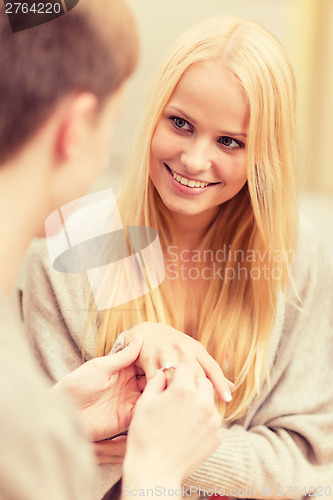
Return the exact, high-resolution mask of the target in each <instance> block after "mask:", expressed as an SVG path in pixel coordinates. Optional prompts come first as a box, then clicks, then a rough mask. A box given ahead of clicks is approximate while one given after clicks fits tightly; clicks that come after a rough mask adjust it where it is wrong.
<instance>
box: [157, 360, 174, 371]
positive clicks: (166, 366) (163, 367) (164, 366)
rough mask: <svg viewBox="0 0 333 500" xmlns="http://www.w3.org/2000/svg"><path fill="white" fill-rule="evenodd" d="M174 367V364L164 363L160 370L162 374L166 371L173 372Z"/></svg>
mask: <svg viewBox="0 0 333 500" xmlns="http://www.w3.org/2000/svg"><path fill="white" fill-rule="evenodd" d="M175 369H176V365H175V364H174V363H171V361H166V362H165V363H164V365H163V366H162V367H161V368H160V370H161V371H162V372H165V371H166V370H175Z"/></svg>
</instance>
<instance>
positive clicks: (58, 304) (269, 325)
mask: <svg viewBox="0 0 333 500" xmlns="http://www.w3.org/2000/svg"><path fill="white" fill-rule="evenodd" d="M295 117H296V90H295V82H294V76H293V72H292V69H291V67H290V64H289V62H288V59H287V57H286V54H285V51H284V49H283V47H282V46H281V44H280V43H279V41H278V40H277V39H276V38H275V37H274V36H273V35H272V34H270V33H269V32H268V31H267V30H266V29H264V28H263V27H261V26H260V25H258V24H256V23H254V22H249V21H243V20H239V19H225V18H222V19H213V20H209V21H207V22H204V23H202V24H200V25H198V26H196V27H194V28H193V29H191V30H189V31H188V32H187V33H185V35H183V36H182V37H181V38H180V39H179V40H178V42H177V43H176V44H175V46H174V47H173V48H172V49H171V51H170V53H169V54H168V55H167V57H166V59H165V61H164V62H163V63H162V65H161V67H160V69H159V71H158V73H157V75H156V77H155V80H154V82H153V85H152V88H151V92H150V94H149V99H148V103H147V107H146V111H145V116H144V118H143V125H142V129H141V134H140V135H139V140H138V143H137V149H136V156H135V158H134V159H133V162H132V174H131V177H130V179H129V181H128V183H127V187H126V188H125V189H124V191H123V194H122V195H121V197H120V199H119V208H120V213H121V216H122V221H123V224H124V226H125V227H127V226H133V225H138V226H149V227H153V228H155V229H156V230H157V231H158V234H159V238H160V241H161V246H162V250H163V255H164V260H165V269H166V278H165V280H164V282H163V283H162V285H161V286H160V287H159V288H157V289H155V290H151V291H150V293H148V294H146V295H145V296H143V297H141V298H140V299H137V300H135V301H132V302H131V303H129V304H127V305H126V308H124V307H123V306H120V307H119V308H112V309H109V310H107V311H104V312H102V313H100V314H98V315H97V320H96V322H95V321H94V319H95V318H96V315H94V314H91V315H90V317H89V325H88V331H87V332H86V333H87V335H86V340H84V338H85V334H84V332H85V331H86V326H87V319H88V318H87V313H86V312H85V311H83V309H84V307H85V306H84V305H83V304H85V303H86V302H85V301H86V293H87V292H86V289H87V284H86V282H85V278H84V277H80V278H74V277H71V276H65V275H59V274H57V273H55V272H54V271H53V270H52V269H51V267H50V265H49V263H48V260H47V255H46V251H45V249H43V248H41V246H40V245H39V247H38V246H37V247H36V248H35V250H33V251H32V256H31V259H30V265H29V269H28V280H29V288H28V291H27V292H26V299H25V317H26V322H27V328H28V331H29V336H30V338H31V339H32V343H33V345H34V347H35V349H36V351H37V355H38V357H39V359H40V362H41V364H42V366H43V367H44V369H45V370H46V372H47V373H48V374H49V376H50V377H51V378H52V379H53V380H56V379H57V378H59V377H60V376H62V375H63V372H64V371H65V372H66V370H67V371H70V370H72V369H74V368H76V366H77V365H78V364H80V362H81V359H80V355H81V353H82V349H83V348H85V356H86V359H89V357H91V356H94V355H95V356H96V355H97V356H102V355H104V354H106V353H108V352H109V351H110V349H111V348H112V346H113V345H114V343H115V341H116V339H117V336H118V335H119V334H120V333H121V332H124V331H125V333H124V334H123V335H122V340H124V342H125V344H127V343H128V342H130V340H131V338H132V336H133V335H134V334H135V333H136V332H137V331H138V330H140V335H142V337H143V339H144V343H143V347H142V350H141V354H140V357H139V360H138V363H137V366H138V367H139V370H142V373H143V372H144V373H145V374H146V377H147V379H148V380H149V379H150V378H151V377H152V376H153V374H154V373H155V372H156V370H157V369H158V368H160V367H163V366H164V365H165V363H166V362H169V363H171V364H174V365H177V364H178V363H179V362H185V363H187V364H188V365H190V366H192V368H193V369H194V370H195V373H196V375H197V376H201V375H203V376H207V377H209V378H210V379H211V380H212V382H213V383H214V385H215V388H216V389H217V390H218V393H219V395H220V396H221V400H219V408H220V413H221V420H222V426H223V442H222V444H221V446H220V447H219V448H218V449H217V451H215V452H214V454H212V455H211V456H210V457H209V458H208V459H207V460H206V461H205V462H204V463H203V464H202V465H201V466H200V467H199V468H198V469H197V471H196V472H195V473H194V474H192V475H191V476H190V477H189V478H188V479H187V480H186V481H185V486H186V487H188V488H190V487H192V492H193V491H195V489H196V492H198V490H199V489H201V494H202V495H205V494H208V495H209V494H210V493H209V492H208V491H207V490H210V492H211V491H212V490H214V489H216V490H215V491H217V492H220V494H227V495H230V496H232V497H235V498H262V499H264V498H265V499H268V498H289V497H291V496H292V497H295V498H305V496H306V495H310V496H316V495H317V496H318V498H320V497H321V496H323V497H325V496H329V495H333V488H332V484H331V483H332V479H333V391H332V388H331V387H330V386H329V384H328V383H327V380H330V379H331V377H332V375H333V373H332V371H333V370H332V363H331V358H332V345H333V331H332V330H333V328H332V310H331V307H330V302H331V301H332V275H331V273H330V270H329V268H328V266H327V265H326V263H325V259H324V258H323V256H322V253H321V252H322V250H321V249H320V246H319V245H318V244H317V241H316V238H315V233H314V232H313V231H312V229H311V227H309V225H308V224H307V223H306V222H305V221H302V222H301V224H299V220H298V219H299V217H298V210H297V182H298V179H297V154H296V123H295ZM128 200H130V203H129V202H128ZM318 256H319V258H318ZM108 279H110V280H112V279H114V280H115V286H117V283H116V281H117V280H116V278H115V277H109V278H108ZM36 290H38V293H39V294H40V290H43V292H44V297H43V300H41V299H40V298H39V297H37V296H36ZM45 294H47V296H48V298H49V301H48V305H47V307H45V305H44V301H45ZM46 332H47V333H46ZM45 336H47V337H48V342H49V347H48V348H45V347H44V346H45V345H46V344H47V343H46V342H45ZM207 353H209V354H210V355H211V357H209V356H208V354H207ZM212 358H214V359H215V362H214V361H213V359H212ZM214 363H217V364H218V365H219V366H220V367H221V368H222V370H223V373H224V375H225V377H227V378H228V379H229V380H232V381H233V382H234V384H235V390H234V392H233V397H232V399H231V395H230V385H228V384H227V382H226V380H224V379H223V380H222V379H221V376H220V375H219V374H218V371H217V368H216V365H215V364H214ZM112 446H114V445H113V444H112V445H111V446H110V447H109V448H108V449H107V448H103V451H101V454H102V455H103V459H104V460H105V461H106V462H117V461H118V462H119V461H120V460H121V459H120V458H119V457H118V458H117V457H115V455H116V454H117V453H118V454H122V453H123V451H121V450H119V449H115V448H112ZM108 454H110V456H108ZM112 473H113V474H114V478H115V479H117V478H119V477H120V475H121V470H120V468H119V467H118V468H116V467H113V468H112ZM221 492H222V493H221Z"/></svg>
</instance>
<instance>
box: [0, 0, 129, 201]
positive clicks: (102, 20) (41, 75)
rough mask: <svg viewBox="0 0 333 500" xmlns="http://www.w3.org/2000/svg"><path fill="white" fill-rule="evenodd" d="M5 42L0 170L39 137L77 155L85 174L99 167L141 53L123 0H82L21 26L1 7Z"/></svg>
mask: <svg viewBox="0 0 333 500" xmlns="http://www.w3.org/2000/svg"><path fill="white" fill-rule="evenodd" d="M0 46H1V51H0V99H1V107H0V171H1V169H2V168H3V167H5V166H6V164H9V163H13V162H14V161H15V159H16V158H17V157H20V155H22V153H24V151H25V150H26V149H27V148H29V147H30V145H31V144H34V143H36V144H37V143H38V142H36V140H37V139H36V138H40V139H41V140H42V141H43V142H42V143H43V144H45V145H47V147H48V148H51V151H50V155H51V156H52V161H53V163H54V162H59V164H66V163H69V162H71V161H72V160H73V161H74V163H76V169H77V171H78V175H80V171H79V167H80V165H79V164H80V163H81V166H82V174H83V175H84V169H86V170H88V169H89V168H90V169H92V172H93V169H94V168H95V171H96V172H97V171H98V170H99V169H100V166H101V165H100V164H99V163H100V162H102V161H105V156H106V151H107V144H106V143H107V142H108V139H109V132H110V130H109V129H110V122H112V121H113V120H114V119H115V117H116V115H117V113H118V108H119V107H120V97H121V94H122V88H123V84H124V82H125V81H126V80H127V78H128V77H129V76H130V75H131V73H132V72H133V70H134V68H135V65H136V62H137V57H138V37H137V31H136V27H135V23H134V20H133V18H132V15H131V14H130V12H129V10H128V8H127V6H126V5H125V3H124V1H123V0H98V2H92V1H91V0H81V1H80V3H79V4H78V5H77V6H76V7H75V9H72V10H71V11H70V12H68V13H67V14H66V15H64V16H62V17H59V18H58V19H55V20H53V21H51V22H49V23H46V24H43V25H41V26H37V27H35V28H33V29H28V30H26V31H22V32H18V33H13V32H12V31H11V28H10V24H9V21H8V18H7V16H6V15H5V13H4V9H3V8H0ZM42 143H41V144H42ZM103 148H105V151H104V149H103ZM35 149H36V148H35ZM102 149H103V151H102ZM30 157H31V155H30ZM44 159H45V155H44ZM94 160H95V163H96V164H95V167H94V166H92V165H90V166H89V165H88V161H89V162H90V163H91V162H94ZM84 163H86V164H85V165H84ZM93 175H95V172H93ZM92 178H93V176H92ZM92 178H91V179H88V177H87V178H86V182H87V184H88V183H90V182H91V180H92ZM78 182H79V183H80V182H81V181H80V179H79V180H78ZM60 184H61V181H59V186H60ZM87 187H88V186H85V185H84V181H83V183H82V189H83V190H86V188H87ZM80 194H81V193H80V190H79V189H78V192H77V193H76V192H73V193H70V192H68V196H67V198H70V197H73V195H80ZM65 200H66V196H64V201H65Z"/></svg>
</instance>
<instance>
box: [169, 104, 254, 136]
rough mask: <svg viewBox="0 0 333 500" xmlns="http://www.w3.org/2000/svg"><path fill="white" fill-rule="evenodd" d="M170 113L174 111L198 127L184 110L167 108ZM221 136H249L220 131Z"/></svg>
mask: <svg viewBox="0 0 333 500" xmlns="http://www.w3.org/2000/svg"><path fill="white" fill-rule="evenodd" d="M165 109H166V110H168V111H172V112H174V113H179V114H180V115H182V116H183V117H184V118H185V119H186V120H187V121H189V122H190V123H192V124H193V125H196V124H197V122H196V120H194V119H193V118H191V117H190V116H189V115H188V114H187V113H185V112H184V111H183V110H182V109H180V108H177V107H176V106H166V108H165ZM218 133H219V134H220V135H227V136H229V135H230V136H234V137H247V134H243V133H242V132H231V131H230V130H220V131H219V132H218Z"/></svg>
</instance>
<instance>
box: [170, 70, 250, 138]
mask: <svg viewBox="0 0 333 500" xmlns="http://www.w3.org/2000/svg"><path fill="white" fill-rule="evenodd" d="M167 107H173V108H176V109H179V110H181V111H183V114H184V113H185V114H187V115H189V118H191V120H192V124H193V125H195V122H196V121H198V122H202V123H205V122H206V121H207V122H208V121H209V122H210V123H212V122H214V123H215V126H216V127H217V128H221V129H223V128H224V127H225V126H226V125H228V128H230V127H231V128H234V129H235V132H236V131H237V132H238V133H246V132H247V126H248V115H249V110H248V102H247V99H246V98H245V96H244V93H243V92H242V89H241V88H240V86H239V84H238V83H237V81H236V79H235V78H234V76H233V75H232V74H231V72H230V71H229V69H228V68H227V67H226V66H225V65H223V64H222V63H221V62H220V61H212V62H209V63H198V64H195V65H192V66H191V67H190V68H189V69H188V70H187V71H186V72H185V73H184V75H183V76H182V78H181V79H180V81H179V82H178V84H177V86H176V88H175V91H174V93H173V94H172V96H171V98H170V100H169V102H168V105H167ZM185 118H186V116H185ZM191 120H190V121H191Z"/></svg>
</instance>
